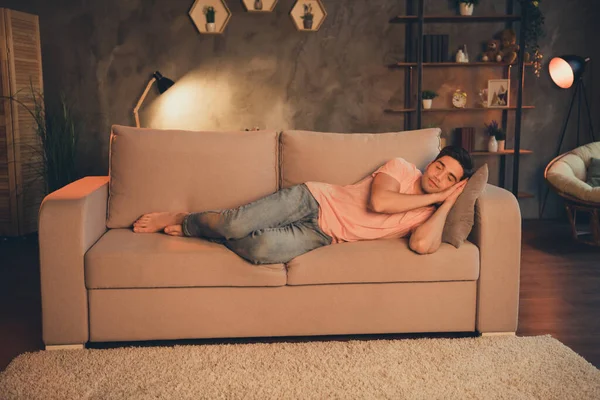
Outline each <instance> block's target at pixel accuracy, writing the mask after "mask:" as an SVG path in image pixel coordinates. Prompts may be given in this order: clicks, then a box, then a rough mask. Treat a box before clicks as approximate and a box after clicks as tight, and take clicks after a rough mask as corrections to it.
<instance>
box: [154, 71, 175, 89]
mask: <svg viewBox="0 0 600 400" xmlns="http://www.w3.org/2000/svg"><path fill="white" fill-rule="evenodd" d="M153 76H154V78H155V79H156V86H157V87H158V92H159V93H160V94H163V93H164V92H166V91H167V90H169V88H170V87H171V86H173V85H174V84H175V82H173V81H172V80H170V79H169V78H165V77H164V76H162V74H161V73H160V72H158V71H156V72H155V73H154V75H153Z"/></svg>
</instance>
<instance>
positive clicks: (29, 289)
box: [0, 220, 600, 371]
mask: <svg viewBox="0 0 600 400" xmlns="http://www.w3.org/2000/svg"><path fill="white" fill-rule="evenodd" d="M520 287H521V297H520V305H519V326H518V330H517V336H533V335H544V334H550V335H552V336H553V337H554V338H556V339H558V340H560V341H561V342H562V343H564V344H565V345H566V346H568V347H570V348H571V349H573V351H575V352H576V353H578V354H580V355H581V356H582V357H583V358H585V359H586V360H587V361H589V362H590V363H592V364H593V365H594V366H596V367H597V368H600V318H598V316H599V315H600V248H594V247H589V246H586V245H582V244H578V243H574V242H573V241H572V240H571V238H570V236H569V229H568V226H567V225H566V223H565V222H559V221H537V220H531V221H525V222H524V224H523V252H522V265H521V286H520ZM0 304H1V307H0V371H1V370H4V369H5V368H6V366H7V365H8V364H9V363H10V361H11V360H12V359H13V358H14V357H15V356H17V355H19V354H21V353H24V352H27V351H36V350H40V349H42V346H43V344H42V340H41V307H40V281H39V263H38V244H37V237H36V236H35V235H32V236H29V237H25V238H11V239H6V240H2V239H1V238H0ZM467 336H470V335H469V334H385V335H353V336H319V337H303V338H290V337H286V338H251V339H219V340H216V339H215V340H213V339H201V340H186V341H153V342H143V343H134V344H132V343H123V342H120V343H100V344H94V345H93V346H90V347H93V348H110V347H116V346H122V345H140V346H149V345H160V344H173V343H177V344H181V343H185V344H188V343H250V342H252V343H256V342H272V341H305V340H315V339H318V340H349V339H354V340H361V339H368V338H385V339H391V338H416V337H467Z"/></svg>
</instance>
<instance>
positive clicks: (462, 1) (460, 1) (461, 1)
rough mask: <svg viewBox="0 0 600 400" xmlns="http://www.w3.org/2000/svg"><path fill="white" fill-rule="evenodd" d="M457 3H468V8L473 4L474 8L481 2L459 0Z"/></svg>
mask: <svg viewBox="0 0 600 400" xmlns="http://www.w3.org/2000/svg"><path fill="white" fill-rule="evenodd" d="M457 3H458V4H460V3H467V5H468V6H469V5H471V4H473V5H474V6H476V5H478V4H479V0H457Z"/></svg>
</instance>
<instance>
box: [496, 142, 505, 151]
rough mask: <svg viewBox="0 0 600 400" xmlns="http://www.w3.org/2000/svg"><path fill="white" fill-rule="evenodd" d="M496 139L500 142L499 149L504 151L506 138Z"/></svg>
mask: <svg viewBox="0 0 600 400" xmlns="http://www.w3.org/2000/svg"><path fill="white" fill-rule="evenodd" d="M496 141H497V142H498V151H499V152H503V151H504V150H505V149H504V142H505V141H504V140H496Z"/></svg>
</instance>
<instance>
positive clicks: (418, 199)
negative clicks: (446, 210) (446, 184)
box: [367, 173, 442, 214]
mask: <svg viewBox="0 0 600 400" xmlns="http://www.w3.org/2000/svg"><path fill="white" fill-rule="evenodd" d="M399 191H400V182H398V181H397V180H396V179H394V178H392V177H391V176H389V175H387V174H383V173H379V174H377V175H375V179H373V183H371V196H370V198H369V202H368V204H367V207H368V209H369V210H370V211H374V212H378V213H384V214H394V213H400V212H406V211H410V210H414V209H415V208H421V207H426V206H429V205H431V204H434V203H438V202H440V201H442V200H440V194H439V193H435V194H405V193H399Z"/></svg>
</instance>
